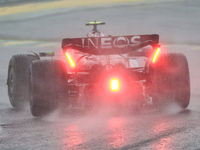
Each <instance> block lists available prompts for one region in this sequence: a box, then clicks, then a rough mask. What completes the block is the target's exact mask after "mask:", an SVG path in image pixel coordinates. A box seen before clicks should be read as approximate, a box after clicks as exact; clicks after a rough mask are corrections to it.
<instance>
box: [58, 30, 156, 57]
mask: <svg viewBox="0 0 200 150" xmlns="http://www.w3.org/2000/svg"><path fill="white" fill-rule="evenodd" d="M158 44H159V35H158V34H150V35H129V36H112V37H111V36H110V37H91V38H90V37H88V38H66V39H63V40H62V48H63V50H64V51H66V50H67V49H75V50H78V51H81V52H84V53H89V54H93V55H111V54H125V53H128V52H131V51H136V50H138V49H140V48H143V47H145V46H147V45H151V46H152V47H155V46H157V45H158Z"/></svg>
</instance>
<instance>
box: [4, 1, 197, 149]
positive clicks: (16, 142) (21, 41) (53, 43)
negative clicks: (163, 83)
mask: <svg viewBox="0 0 200 150" xmlns="http://www.w3.org/2000/svg"><path fill="white" fill-rule="evenodd" d="M199 8H200V1H199V0H126V1H123V0H116V1H112V0H101V1H100V0H97V1H90V0H75V1H71V0H41V1H39V0H29V1H25V0H7V1H5V0H0V91H1V94H0V149H2V150H8V149H15V150H21V149H27V150H29V149H30V150H31V149H41V150H43V149H44V150H45V149H50V150H51V149H52V150H54V149H62V150H67V149H141V150H146V149H152V150H160V149H200V144H199V143H200V126H199V124H200V119H199V118H200V109H199V108H200V101H199V98H200V93H199V91H200V78H199V74H200V60H199V57H200V30H199V27H200V19H199V18H200V9H199ZM94 20H97V21H104V22H106V25H102V26H98V29H99V30H100V31H102V32H103V33H106V34H108V35H112V36H122V35H142V34H159V38H160V39H159V43H160V44H161V53H165V52H166V53H182V54H184V55H185V56H186V58H187V60H188V64H189V72H190V85H191V89H190V91H191V96H190V103H189V106H188V107H187V108H186V109H182V108H180V106H179V105H177V104H176V103H170V104H168V105H167V106H166V107H161V108H159V109H157V108H152V107H144V108H141V109H140V110H137V109H136V108H133V107H130V105H129V104H128V103H127V102H126V101H123V102H122V103H121V104H122V105H123V106H124V107H120V108H119V107H118V105H114V104H113V105H110V104H112V103H111V102H110V101H109V100H107V101H104V103H103V104H102V105H100V106H99V105H95V106H93V107H92V108H91V109H90V110H89V111H82V108H81V109H80V108H73V109H70V108H66V109H63V108H58V109H56V110H54V111H52V112H51V113H49V114H47V115H45V116H43V117H34V116H33V115H32V114H31V111H30V106H29V102H27V103H26V104H25V106H24V109H23V110H18V109H15V108H13V107H12V106H11V104H10V102H9V97H8V90H7V85H6V83H7V76H8V65H9V61H10V58H11V57H12V56H13V55H16V54H28V53H29V54H30V53H31V52H35V53H39V52H41V51H54V52H55V54H56V55H57V56H58V57H60V55H61V54H62V49H61V41H62V39H64V38H78V37H85V36H86V34H87V33H88V32H90V31H91V30H92V26H91V27H87V26H85V23H87V22H90V21H94ZM47 88H48V87H47ZM26 90H27V91H28V89H26ZM26 90H25V91H26ZM173 90H174V91H176V89H175V88H174V89H173ZM80 104H81V102H80ZM127 105H128V106H127Z"/></svg>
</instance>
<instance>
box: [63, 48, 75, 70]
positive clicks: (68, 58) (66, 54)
mask: <svg viewBox="0 0 200 150" xmlns="http://www.w3.org/2000/svg"><path fill="white" fill-rule="evenodd" d="M65 56H66V57H67V60H68V62H69V64H70V66H71V67H72V68H74V67H75V63H74V60H73V58H72V57H71V56H70V54H69V53H67V52H66V53H65Z"/></svg>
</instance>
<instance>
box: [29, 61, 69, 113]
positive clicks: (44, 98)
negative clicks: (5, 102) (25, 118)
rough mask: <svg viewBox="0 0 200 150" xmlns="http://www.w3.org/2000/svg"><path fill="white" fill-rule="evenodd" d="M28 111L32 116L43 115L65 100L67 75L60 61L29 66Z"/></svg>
mask: <svg viewBox="0 0 200 150" xmlns="http://www.w3.org/2000/svg"><path fill="white" fill-rule="evenodd" d="M29 81H30V87H29V90H30V109H31V113H32V115H33V116H42V115H45V114H47V113H49V112H51V111H53V110H54V109H56V107H57V106H58V105H59V103H60V102H61V101H64V100H67V95H68V87H67V82H68V75H67V69H66V65H65V63H64V62H63V61H60V60H39V61H33V63H32V65H31V66H30V80H29Z"/></svg>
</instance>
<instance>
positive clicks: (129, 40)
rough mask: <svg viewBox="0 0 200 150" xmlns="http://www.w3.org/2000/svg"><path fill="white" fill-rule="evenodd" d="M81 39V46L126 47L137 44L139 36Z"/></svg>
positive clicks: (96, 47)
mask: <svg viewBox="0 0 200 150" xmlns="http://www.w3.org/2000/svg"><path fill="white" fill-rule="evenodd" d="M81 40H82V46H85V47H94V48H95V49H98V48H102V49H110V48H126V47H128V46H134V45H135V44H138V43H139V42H140V40H141V36H120V37H101V38H83V39H81Z"/></svg>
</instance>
